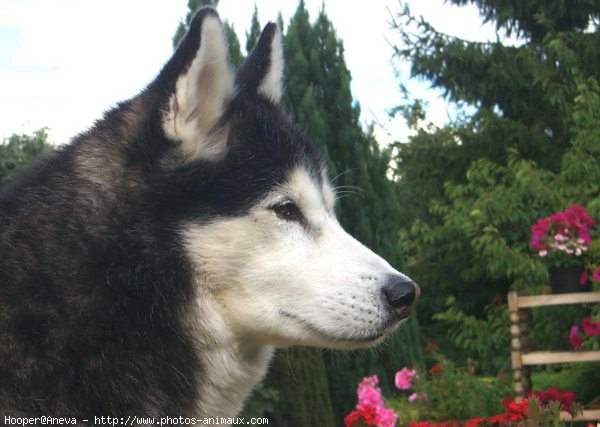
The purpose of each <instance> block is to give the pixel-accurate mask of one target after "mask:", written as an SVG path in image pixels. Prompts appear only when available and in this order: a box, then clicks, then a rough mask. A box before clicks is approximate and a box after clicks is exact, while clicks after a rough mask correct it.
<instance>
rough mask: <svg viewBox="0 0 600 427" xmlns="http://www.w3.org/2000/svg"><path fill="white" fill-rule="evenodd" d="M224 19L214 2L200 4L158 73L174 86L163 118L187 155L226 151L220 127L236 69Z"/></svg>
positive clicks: (209, 155) (161, 80)
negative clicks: (230, 54)
mask: <svg viewBox="0 0 600 427" xmlns="http://www.w3.org/2000/svg"><path fill="white" fill-rule="evenodd" d="M228 52H229V49H228V46H227V41H226V37H225V33H224V31H223V25H222V24H221V21H220V19H219V16H218V15H217V12H216V11H215V10H214V9H212V8H203V9H200V10H199V11H198V12H197V13H196V15H195V16H194V18H193V19H192V21H191V23H190V28H189V30H188V32H187V34H186V35H185V37H184V38H183V39H182V40H181V42H180V43H179V45H178V46H177V50H176V51H175V53H174V54H173V57H172V58H171V59H170V60H169V62H168V63H167V65H165V67H164V69H163V71H162V72H161V74H160V75H159V77H158V79H157V80H158V82H159V84H160V85H161V86H162V87H167V88H169V98H168V104H167V105H166V108H165V110H164V111H163V117H162V119H163V120H162V122H163V123H162V124H163V129H164V131H165V134H166V135H167V137H169V138H170V139H172V140H174V141H178V142H180V143H181V145H180V148H181V150H182V151H183V155H184V158H185V159H188V160H192V159H198V158H203V159H208V160H212V159H217V158H219V157H221V156H222V155H223V154H224V153H225V148H226V147H225V140H226V138H225V137H224V136H223V134H222V132H221V133H219V132H215V130H216V129H217V128H218V126H217V125H218V124H219V120H220V118H221V117H222V115H223V113H224V111H225V109H226V106H227V104H228V102H229V100H230V98H231V95H232V93H233V73H232V71H231V68H230V65H229V54H228Z"/></svg>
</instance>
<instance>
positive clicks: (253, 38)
mask: <svg viewBox="0 0 600 427" xmlns="http://www.w3.org/2000/svg"><path fill="white" fill-rule="evenodd" d="M279 28H281V27H279ZM261 30H262V28H261V26H260V22H259V21H258V9H257V8H256V4H255V5H254V13H252V21H251V22H250V31H248V32H247V33H246V54H247V55H250V52H252V49H254V46H255V45H256V42H257V41H258V36H260V32H261ZM281 31H283V29H282V30H281Z"/></svg>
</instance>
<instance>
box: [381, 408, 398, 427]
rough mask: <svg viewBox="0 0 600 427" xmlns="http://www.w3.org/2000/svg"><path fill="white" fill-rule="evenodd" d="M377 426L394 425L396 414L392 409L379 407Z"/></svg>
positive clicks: (386, 426) (391, 426) (390, 426)
mask: <svg viewBox="0 0 600 427" xmlns="http://www.w3.org/2000/svg"><path fill="white" fill-rule="evenodd" d="M378 415H379V424H378V426H379V427H394V426H395V425H396V419H397V418H398V416H397V415H396V412H394V410H393V409H388V408H380V409H379V412H378Z"/></svg>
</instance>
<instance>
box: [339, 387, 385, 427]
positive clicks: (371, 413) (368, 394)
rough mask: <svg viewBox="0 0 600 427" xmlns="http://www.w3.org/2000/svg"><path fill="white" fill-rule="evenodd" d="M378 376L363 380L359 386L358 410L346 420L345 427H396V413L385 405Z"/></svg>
mask: <svg viewBox="0 0 600 427" xmlns="http://www.w3.org/2000/svg"><path fill="white" fill-rule="evenodd" d="M378 383H379V378H377V375H373V376H371V377H365V378H363V380H362V382H361V383H360V384H359V385H358V389H357V391H356V394H357V395H358V404H357V405H356V409H355V410H354V411H352V412H351V413H349V414H348V415H346V418H344V425H345V427H366V426H375V427H394V426H395V425H396V418H397V417H396V413H395V412H394V411H393V410H392V409H387V408H386V407H385V405H384V401H383V397H382V395H381V389H380V388H379V387H377V384H378Z"/></svg>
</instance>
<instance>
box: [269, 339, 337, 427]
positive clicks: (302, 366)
mask: <svg viewBox="0 0 600 427" xmlns="http://www.w3.org/2000/svg"><path fill="white" fill-rule="evenodd" d="M265 384H266V387H268V388H269V389H273V390H277V391H278V394H279V402H278V404H277V405H276V407H275V408H273V410H272V411H266V413H267V414H268V417H269V420H270V422H271V423H272V424H273V425H276V426H299V427H312V426H324V427H325V426H334V425H336V422H335V419H334V416H333V412H332V406H331V398H330V393H329V387H328V384H327V377H326V375H325V366H324V364H323V357H322V355H321V353H320V352H319V351H318V350H315V349H312V348H306V347H297V348H293V349H291V350H287V351H281V352H279V353H278V354H277V355H276V357H275V359H274V360H273V362H272V364H271V370H270V372H269V376H268V378H267V380H266V382H265Z"/></svg>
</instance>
